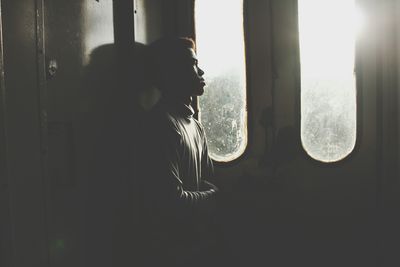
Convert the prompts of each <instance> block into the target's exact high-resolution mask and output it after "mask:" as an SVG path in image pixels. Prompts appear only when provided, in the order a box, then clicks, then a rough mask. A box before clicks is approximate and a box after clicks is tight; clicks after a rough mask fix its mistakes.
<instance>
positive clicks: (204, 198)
mask: <svg viewBox="0 0 400 267" xmlns="http://www.w3.org/2000/svg"><path fill="white" fill-rule="evenodd" d="M194 49H195V44H194V42H193V40H192V39H189V38H164V39H161V40H158V41H156V42H154V43H152V44H151V45H150V46H149V52H150V56H151V59H152V60H151V63H152V64H151V66H152V68H151V72H152V75H153V77H154V81H155V85H156V86H157V87H158V89H159V90H160V91H161V94H162V97H161V100H160V101H159V103H158V104H157V105H156V106H155V107H154V108H153V110H152V111H151V114H150V115H149V117H148V118H147V123H148V127H147V131H146V136H145V139H146V142H145V147H146V152H145V153H144V159H145V163H146V164H144V165H143V166H142V167H144V171H143V173H145V174H146V175H145V177H146V178H145V179H146V181H145V183H146V186H145V189H144V190H145V192H144V193H145V196H144V199H145V202H146V204H148V209H147V210H148V217H147V218H150V219H149V223H148V225H147V228H148V230H149V232H150V233H149V235H148V239H149V240H148V242H149V244H150V245H149V246H150V250H151V251H152V253H155V255H154V257H159V262H158V263H157V264H160V263H162V264H163V265H166V263H167V262H168V264H171V266H181V265H182V266H184V265H185V266H197V265H196V264H198V265H199V266H200V265H201V264H200V262H201V261H202V260H204V261H205V260H206V259H209V257H208V255H209V253H208V252H206V250H207V249H206V247H209V245H210V238H211V239H212V235H209V232H210V230H211V229H210V222H211V221H212V211H213V209H214V207H215V195H216V194H217V192H218V189H217V187H216V186H215V185H213V184H212V183H210V182H208V181H207V180H209V179H211V178H212V176H213V165H212V161H211V159H210V157H209V155H208V149H207V143H206V138H205V134H204V130H203V127H202V126H201V124H200V123H199V122H198V121H197V120H196V119H195V118H194V117H193V115H194V111H193V108H192V107H191V104H192V100H193V97H196V96H201V95H202V94H203V93H204V87H205V81H204V79H203V77H202V76H203V74H204V71H203V70H202V69H200V67H199V66H198V60H197V57H196V53H195V51H194ZM189 263H190V264H189ZM155 264H156V263H154V265H155ZM188 264H189V265H188ZM208 265H210V262H208ZM160 266H161V265H160ZM168 266H169V265H168Z"/></svg>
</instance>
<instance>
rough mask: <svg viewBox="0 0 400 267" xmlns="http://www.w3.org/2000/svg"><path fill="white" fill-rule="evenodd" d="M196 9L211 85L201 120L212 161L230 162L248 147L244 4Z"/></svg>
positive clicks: (233, 0)
mask: <svg viewBox="0 0 400 267" xmlns="http://www.w3.org/2000/svg"><path fill="white" fill-rule="evenodd" d="M195 3H196V5H195V18H196V21H195V22H196V43H197V56H198V58H199V64H200V68H202V69H203V70H204V71H205V75H204V77H205V79H206V83H207V86H206V87H205V93H204V95H203V96H201V97H200V120H201V122H202V124H203V126H204V129H205V131H206V135H207V141H208V146H209V152H210V155H211V157H212V158H213V159H214V160H217V161H231V160H233V159H235V158H237V157H239V156H240V155H241V154H242V153H243V152H244V150H245V148H246V145H247V110H246V75H245V74H246V73H245V70H246V66H245V49H244V30H243V1H242V0H218V1H215V0H197V1H196V2H195ZM221 14H223V15H221Z"/></svg>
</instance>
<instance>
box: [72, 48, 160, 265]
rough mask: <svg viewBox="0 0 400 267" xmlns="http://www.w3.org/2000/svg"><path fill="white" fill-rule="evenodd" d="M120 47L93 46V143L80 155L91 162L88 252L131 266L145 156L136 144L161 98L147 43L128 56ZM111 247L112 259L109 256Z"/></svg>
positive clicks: (88, 126)
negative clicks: (140, 163) (139, 161)
mask: <svg viewBox="0 0 400 267" xmlns="http://www.w3.org/2000/svg"><path fill="white" fill-rule="evenodd" d="M119 52H120V51H117V50H116V46H115V45H114V44H106V45H102V46H99V47H97V48H96V49H94V50H93V52H92V53H91V56H90V61H89V64H88V65H87V66H86V67H85V69H84V73H83V74H84V75H83V86H82V98H81V100H80V110H81V113H80V114H81V115H80V116H81V117H80V118H79V121H80V122H81V124H83V129H84V130H83V132H84V133H83V134H84V137H83V140H84V142H85V147H86V148H87V150H86V152H85V153H87V154H86V155H84V156H82V155H81V156H80V157H81V159H82V162H81V164H87V166H86V167H84V168H86V170H87V174H86V178H85V179H84V180H85V182H84V185H83V186H84V190H83V191H84V192H85V196H84V200H83V202H84V203H85V208H84V210H85V215H84V216H85V218H84V220H85V228H84V233H85V240H86V244H85V250H86V251H85V255H86V257H87V258H89V259H90V260H89V262H90V264H91V265H92V264H96V266H127V265H129V264H128V263H129V262H132V260H133V257H134V256H133V250H134V242H133V240H134V236H133V235H134V230H135V221H136V216H137V214H135V211H134V200H133V192H134V191H133V190H134V186H135V179H136V178H137V177H136V176H135V162H136V160H135V158H136V157H138V156H140V155H137V154H136V153H135V147H136V144H137V141H140V139H141V137H140V131H139V130H140V128H141V123H142V122H141V118H142V117H143V116H144V114H145V113H146V110H147V109H149V108H150V107H151V105H152V104H153V103H155V100H154V99H156V98H157V93H155V92H156V91H155V90H154V89H151V86H150V84H151V83H150V79H149V77H148V75H147V74H146V73H147V71H146V70H147V66H146V62H147V61H146V54H147V53H146V46H145V45H143V44H140V43H136V44H135V45H134V47H132V50H131V51H129V52H127V53H128V55H126V57H122V60H121V57H118V55H119V54H118V53H119ZM110 253H111V254H112V256H111V259H109V257H108V256H105V255H110ZM99 255H103V256H99ZM105 259H106V260H105Z"/></svg>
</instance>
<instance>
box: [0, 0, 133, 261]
mask: <svg viewBox="0 0 400 267" xmlns="http://www.w3.org/2000/svg"><path fill="white" fill-rule="evenodd" d="M120 3H121V1H120ZM127 3H128V5H126V4H127ZM1 4H2V14H3V16H2V23H3V25H2V26H3V27H2V29H3V40H4V42H3V43H2V45H3V48H4V55H5V56H4V74H5V79H4V85H5V86H3V81H2V85H1V89H2V94H1V96H2V104H1V111H2V112H1V115H2V117H1V118H2V119H1V123H2V126H3V125H4V127H2V128H1V129H2V134H1V135H0V136H1V138H0V140H1V141H0V142H1V145H2V148H1V153H2V154H1V157H2V158H1V164H2V165H1V166H2V168H1V173H2V176H1V179H0V180H1V182H0V183H1V189H0V190H1V198H0V199H1V202H0V212H1V215H0V216H1V218H2V220H1V233H2V238H1V248H2V250H1V266H72V265H73V266H116V265H117V262H118V261H119V262H121V260H123V259H121V254H120V251H119V250H120V248H121V247H122V245H121V242H122V241H123V240H124V238H125V236H124V234H125V233H126V232H124V233H121V231H125V229H126V228H121V223H122V221H124V222H125V221H127V219H128V218H129V215H128V214H129V212H131V209H129V208H128V207H127V206H126V205H127V203H128V202H129V200H128V195H129V192H128V190H129V179H128V175H129V149H130V148H129V138H130V137H129V129H130V125H131V123H132V121H131V120H130V118H128V117H127V114H128V110H129V108H130V107H129V101H130V99H129V96H130V94H129V91H128V88H127V84H126V82H125V81H122V79H124V78H126V77H123V75H120V74H118V71H117V70H118V68H119V67H120V66H119V65H118V64H117V60H118V59H116V57H117V56H116V55H119V54H120V53H118V52H116V48H115V44H114V10H113V2H112V1H89V0H88V1H73V2H68V1H41V0H38V1H8V0H6V1H2V3H1ZM125 6H128V7H129V1H125ZM131 6H132V4H131ZM117 7H119V6H118V5H117ZM125 10H126V11H127V13H126V16H129V17H130V18H132V17H133V8H131V12H130V13H129V11H128V9H125ZM117 16H119V17H120V16H121V14H117ZM124 29H128V27H127V25H126V26H125V27H124ZM131 29H132V31H131V32H124V33H121V31H119V32H118V33H116V36H117V37H118V38H116V39H118V40H119V42H120V43H121V42H122V40H121V38H122V37H121V35H123V34H125V35H129V34H130V35H131V41H133V27H131ZM124 38H125V40H127V39H128V38H129V37H127V36H125V37H124ZM120 43H119V45H120ZM131 47H132V42H131V43H130V44H129V48H131ZM118 49H119V50H121V47H120V48H118ZM124 49H125V51H126V50H128V48H127V46H126V47H124ZM121 81H122V82H121ZM3 118H4V120H3ZM3 130H4V132H3ZM3 133H4V134H3ZM3 144H4V149H3ZM5 148H7V149H5ZM3 167H4V168H3ZM3 174H4V176H3ZM121 214H123V216H124V218H121V216H122V215H121ZM118 230H120V231H118ZM3 233H4V235H3ZM3 237H4V238H3ZM3 255H5V256H4V257H3ZM3 263H4V264H3Z"/></svg>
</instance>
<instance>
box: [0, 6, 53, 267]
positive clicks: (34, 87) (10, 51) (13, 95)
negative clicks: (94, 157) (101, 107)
mask: <svg viewBox="0 0 400 267" xmlns="http://www.w3.org/2000/svg"><path fill="white" fill-rule="evenodd" d="M1 5H2V6H1V8H2V27H3V28H2V32H3V53H4V75H5V79H4V85H5V87H3V88H2V90H3V95H2V102H3V104H4V106H3V108H4V109H3V111H4V119H5V120H4V126H5V128H4V129H5V135H6V138H7V139H6V146H5V147H2V148H1V149H2V151H5V152H6V172H5V174H6V175H5V176H4V177H2V179H6V183H7V189H8V190H5V191H4V194H3V193H2V200H4V196H7V195H8V196H9V200H8V201H7V200H5V201H6V202H5V203H4V202H3V203H2V206H3V205H4V206H5V205H7V209H5V212H6V213H5V217H4V218H6V220H7V218H8V215H7V213H8V214H9V218H10V226H9V227H7V228H6V229H7V230H8V231H9V232H8V234H6V235H5V237H6V238H5V240H6V242H7V245H8V251H7V252H8V253H9V254H8V255H7V256H6V257H5V259H6V261H7V262H6V264H7V265H9V266H11V265H13V266H28V265H31V266H45V265H46V264H47V257H48V251H47V248H46V235H47V233H46V227H45V225H46V224H45V207H44V196H45V191H44V188H43V182H44V181H43V178H44V177H43V165H42V163H43V161H42V158H43V152H44V151H43V150H42V147H41V143H40V140H41V128H40V125H41V120H40V118H41V114H40V103H39V101H38V100H39V99H38V95H39V88H38V82H39V80H38V77H37V73H38V65H37V53H38V51H37V49H36V44H37V39H36V34H37V32H36V28H35V25H36V21H37V20H36V6H35V1H1ZM5 148H6V149H5ZM2 215H3V214H2ZM2 218H3V216H2ZM7 237H8V238H7ZM9 238H10V239H9ZM2 239H3V238H2ZM2 242H4V241H2ZM7 265H6V266H7Z"/></svg>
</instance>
